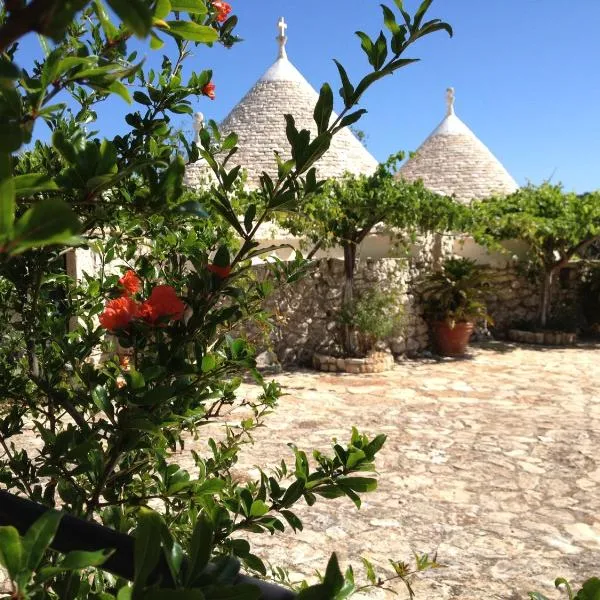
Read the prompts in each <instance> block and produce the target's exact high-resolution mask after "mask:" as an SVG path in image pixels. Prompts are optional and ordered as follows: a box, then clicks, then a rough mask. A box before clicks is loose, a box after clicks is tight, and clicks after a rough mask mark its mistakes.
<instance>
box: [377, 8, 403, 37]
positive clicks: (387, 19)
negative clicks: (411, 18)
mask: <svg viewBox="0 0 600 600" xmlns="http://www.w3.org/2000/svg"><path fill="white" fill-rule="evenodd" d="M381 9H382V10H383V23H384V25H385V26H386V27H387V28H388V29H389V31H390V33H392V35H393V34H395V33H397V32H398V31H399V30H400V25H398V23H396V15H394V13H393V11H392V10H390V9H389V8H388V7H387V6H386V5H385V4H382V5H381Z"/></svg>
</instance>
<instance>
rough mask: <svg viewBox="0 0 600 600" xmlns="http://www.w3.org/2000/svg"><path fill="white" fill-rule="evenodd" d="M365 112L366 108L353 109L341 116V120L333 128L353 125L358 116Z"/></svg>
mask: <svg viewBox="0 0 600 600" xmlns="http://www.w3.org/2000/svg"><path fill="white" fill-rule="evenodd" d="M366 113H367V111H366V109H364V108H360V109H359V110H355V111H354V112H353V113H350V114H348V115H346V116H345V117H342V120H341V121H340V124H339V125H338V126H337V127H336V128H335V131H338V130H340V129H343V128H344V127H349V126H350V125H354V123H356V122H357V121H359V120H360V118H361V117H362V116H363V115H364V114H366Z"/></svg>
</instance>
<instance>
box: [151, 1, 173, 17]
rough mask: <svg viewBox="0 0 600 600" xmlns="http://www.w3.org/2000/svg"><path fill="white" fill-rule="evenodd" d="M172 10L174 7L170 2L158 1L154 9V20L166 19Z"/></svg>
mask: <svg viewBox="0 0 600 600" xmlns="http://www.w3.org/2000/svg"><path fill="white" fill-rule="evenodd" d="M172 9H173V7H172V4H171V2H170V1H169V0H158V1H157V3H156V6H155V8H154V18H155V19H165V18H166V17H167V16H168V15H169V13H170V12H171V10H172Z"/></svg>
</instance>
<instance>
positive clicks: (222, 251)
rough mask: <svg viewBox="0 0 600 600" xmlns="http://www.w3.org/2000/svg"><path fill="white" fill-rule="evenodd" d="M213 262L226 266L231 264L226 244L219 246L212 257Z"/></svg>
mask: <svg viewBox="0 0 600 600" xmlns="http://www.w3.org/2000/svg"><path fill="white" fill-rule="evenodd" d="M213 263H214V264H215V265H217V266H219V267H228V266H229V265H230V264H231V256H230V254H229V249H228V248H227V246H219V249H218V250H217V252H216V254H215V256H214V258H213Z"/></svg>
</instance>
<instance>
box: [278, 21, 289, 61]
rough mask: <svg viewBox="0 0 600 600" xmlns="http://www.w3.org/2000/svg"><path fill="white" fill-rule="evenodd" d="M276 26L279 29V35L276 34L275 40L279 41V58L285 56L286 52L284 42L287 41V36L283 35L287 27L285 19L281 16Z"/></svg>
mask: <svg viewBox="0 0 600 600" xmlns="http://www.w3.org/2000/svg"><path fill="white" fill-rule="evenodd" d="M277 27H278V29H279V35H278V36H277V38H276V39H277V41H278V42H279V58H287V53H286V51H285V44H286V43H287V36H286V35H285V30H286V29H287V27H288V26H287V23H286V22H285V19H284V18H283V17H281V18H280V19H279V22H278V23H277Z"/></svg>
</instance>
